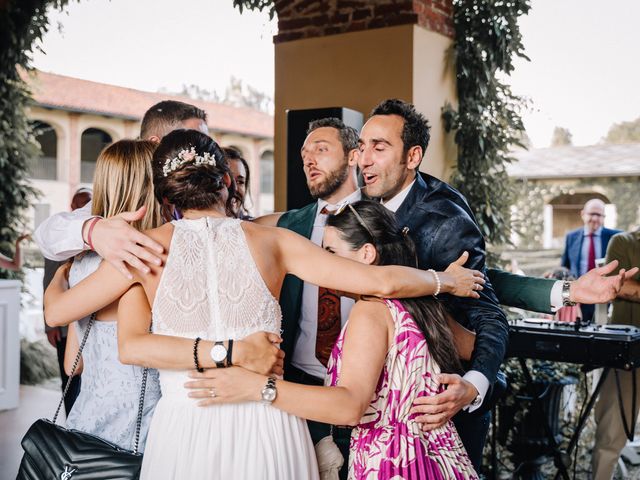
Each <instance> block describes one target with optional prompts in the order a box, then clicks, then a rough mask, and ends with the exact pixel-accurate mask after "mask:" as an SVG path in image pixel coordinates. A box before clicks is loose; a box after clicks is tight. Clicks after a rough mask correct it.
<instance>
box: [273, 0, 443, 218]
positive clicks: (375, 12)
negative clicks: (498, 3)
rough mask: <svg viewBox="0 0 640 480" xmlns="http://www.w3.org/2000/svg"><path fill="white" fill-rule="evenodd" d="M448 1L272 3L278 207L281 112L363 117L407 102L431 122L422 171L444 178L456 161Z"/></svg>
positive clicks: (282, 187) (282, 164) (282, 186)
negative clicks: (448, 123)
mask: <svg viewBox="0 0 640 480" xmlns="http://www.w3.org/2000/svg"><path fill="white" fill-rule="evenodd" d="M452 8H453V7H452V5H451V0H413V1H397V0H395V1H394V0H281V1H277V2H276V9H277V13H278V30H279V31H278V35H276V36H275V37H274V42H275V44H276V45H275V138H274V140H275V163H276V165H275V168H276V170H275V182H276V199H275V201H276V210H277V211H279V210H283V209H285V208H286V158H285V157H286V110H288V109H303V108H321V107H338V106H340V107H348V108H352V109H355V110H359V111H361V112H363V113H364V114H365V118H366V117H367V116H368V114H369V112H370V111H371V109H372V108H373V107H374V106H375V105H377V104H378V103H379V102H380V101H382V100H384V99H386V98H392V97H395V98H401V99H403V100H405V101H409V102H412V103H414V104H415V105H416V107H417V108H418V109H419V110H420V111H421V112H423V113H424V114H425V115H426V116H427V118H429V121H430V122H431V125H432V133H431V143H430V145H429V148H428V149H427V153H426V157H425V160H424V161H423V162H422V166H421V169H422V170H424V171H426V172H428V173H431V174H433V175H435V176H437V177H440V178H445V179H446V178H447V176H448V174H449V173H450V168H451V166H453V165H454V164H455V158H456V151H455V145H454V144H453V140H452V139H450V138H445V133H444V130H443V126H442V120H441V116H440V115H441V108H442V107H443V106H444V104H445V102H447V101H449V102H451V103H454V104H455V101H456V94H455V69H454V65H453V62H452V60H451V59H450V58H449V55H450V52H451V48H450V47H451V45H452V43H453V40H452V39H453V33H454V32H453V23H452V13H453V10H452Z"/></svg>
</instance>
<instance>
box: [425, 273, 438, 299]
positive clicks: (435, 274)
mask: <svg viewBox="0 0 640 480" xmlns="http://www.w3.org/2000/svg"><path fill="white" fill-rule="evenodd" d="M427 272H431V273H433V278H435V279H436V291H435V293H434V294H433V296H434V297H437V296H438V294H439V293H440V288H441V287H442V283H440V277H439V276H438V272H436V271H435V270H434V269H433V268H430V269H428V270H427Z"/></svg>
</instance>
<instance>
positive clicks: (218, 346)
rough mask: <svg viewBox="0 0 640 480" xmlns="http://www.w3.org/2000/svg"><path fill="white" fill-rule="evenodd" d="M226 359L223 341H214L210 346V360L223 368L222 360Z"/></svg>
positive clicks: (225, 348)
mask: <svg viewBox="0 0 640 480" xmlns="http://www.w3.org/2000/svg"><path fill="white" fill-rule="evenodd" d="M226 359H227V347H225V346H224V342H216V343H215V344H214V345H213V347H211V360H213V361H214V362H216V367H218V368H224V367H225V364H224V361H225V360H226Z"/></svg>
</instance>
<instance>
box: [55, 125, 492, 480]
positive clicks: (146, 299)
mask: <svg viewBox="0 0 640 480" xmlns="http://www.w3.org/2000/svg"><path fill="white" fill-rule="evenodd" d="M153 162H154V163H153V169H154V187H155V193H156V197H157V198H158V199H159V200H160V201H164V202H165V203H167V202H168V203H169V204H171V205H174V206H175V207H177V208H179V209H180V210H181V212H182V214H183V219H182V220H178V221H174V222H171V223H168V224H166V225H163V226H162V227H160V228H157V229H154V230H150V231H149V232H147V234H148V235H149V236H151V237H152V238H153V239H154V240H156V241H158V242H159V243H160V244H161V245H163V246H164V248H165V251H167V252H168V254H167V256H165V258H164V266H160V265H149V270H150V271H149V273H148V274H147V275H137V274H134V275H136V276H134V278H133V279H131V280H128V279H126V278H124V277H123V276H122V275H121V274H120V273H119V272H117V271H116V270H115V268H113V267H112V266H111V265H110V264H108V263H107V262H103V263H102V265H101V266H100V268H99V269H98V271H97V272H96V273H95V274H93V275H91V276H90V277H88V278H87V279H85V280H84V281H83V282H81V283H80V284H78V285H77V286H75V287H74V288H72V289H70V290H68V291H66V292H64V293H60V294H59V295H55V296H51V299H49V300H50V301H45V309H46V310H45V313H46V315H47V317H60V318H66V317H76V316H84V315H86V314H88V313H90V312H91V311H93V310H94V309H95V308H96V305H99V304H102V303H104V304H106V303H110V302H111V301H113V299H115V298H117V297H119V296H121V295H122V298H121V299H120V304H119V311H118V314H119V323H118V339H119V348H120V358H121V360H122V361H123V362H126V363H135V364H141V365H145V366H149V367H155V368H158V370H159V372H160V384H161V390H162V398H161V400H160V401H159V403H158V405H157V407H156V410H155V413H154V416H153V419H152V423H151V427H150V430H149V434H148V439H147V445H146V449H145V456H144V460H143V466H142V474H141V478H143V479H154V480H159V479H189V480H198V479H203V480H204V479H227V478H233V479H251V480H254V479H269V480H306V479H316V478H318V470H317V465H316V459H315V454H314V450H313V445H312V443H311V440H310V437H309V433H308V430H307V426H306V423H305V422H304V421H303V420H301V419H299V418H297V417H295V416H292V415H289V414H287V413H284V412H282V411H280V410H278V409H276V408H274V407H272V406H271V405H270V404H269V403H270V401H272V400H273V398H274V396H275V395H277V379H276V377H274V376H272V377H271V378H270V380H269V383H268V385H265V395H264V397H263V399H264V401H263V402H262V404H261V403H256V402H245V403H240V404H233V405H216V406H213V407H208V408H199V407H197V403H196V401H195V400H194V399H192V398H189V397H188V396H187V390H186V389H185V388H184V383H185V382H186V381H188V377H187V374H188V371H189V370H192V369H194V368H196V367H202V368H221V367H223V366H226V361H225V359H224V354H225V353H229V357H230V358H231V359H232V361H233V363H238V364H240V363H243V362H244V363H245V364H248V363H251V362H253V364H254V368H255V366H256V365H255V364H257V363H259V362H262V364H269V365H268V366H267V367H266V369H267V370H266V372H268V371H269V370H270V369H271V365H272V364H273V363H270V361H271V360H273V361H275V363H276V366H275V369H272V371H276V372H277V371H281V365H282V355H281V354H277V353H276V352H277V347H276V346H270V348H272V349H273V351H267V353H266V354H264V355H262V356H260V357H252V358H249V357H250V353H249V352H251V349H249V348H247V343H246V342H244V343H243V342H234V343H233V345H234V346H233V347H232V346H231V345H230V343H231V342H230V340H238V339H242V338H245V337H247V336H249V338H250V339H251V338H253V339H254V340H252V341H253V342H254V344H258V343H260V341H265V342H266V341H267V338H268V339H269V340H271V341H274V340H275V339H276V338H277V337H276V336H275V335H273V334H278V333H279V332H280V320H281V314H280V308H279V306H278V301H277V296H278V294H279V291H280V288H281V286H282V281H283V280H284V276H285V275H286V274H287V273H292V274H294V275H296V276H298V277H300V278H302V279H304V280H305V281H309V282H313V283H316V284H319V285H323V286H326V287H329V288H334V289H337V290H343V291H350V292H354V293H356V294H368V295H377V296H382V297H408V296H421V295H428V294H432V293H434V292H435V291H436V288H437V285H436V281H435V277H434V276H433V275H432V274H431V273H429V272H425V271H421V270H417V269H412V268H407V267H398V266H385V267H376V266H370V265H364V264H360V263H357V262H354V261H351V260H348V259H345V258H341V257H338V256H335V255H331V254H330V253H327V252H325V251H323V250H322V249H321V248H319V247H317V246H315V245H313V244H312V243H311V242H309V241H308V240H306V239H304V238H302V237H301V236H299V235H296V234H295V233H292V232H290V231H288V230H284V229H279V228H271V227H264V226H261V225H256V224H253V223H251V222H245V221H241V220H238V219H235V218H229V217H227V214H228V213H229V209H228V208H227V206H228V205H230V203H231V202H230V197H231V196H232V195H233V184H232V182H231V179H230V176H229V169H228V166H227V164H226V162H225V161H224V158H223V154H222V151H221V150H220V147H219V146H218V145H217V144H216V143H215V142H214V141H213V140H211V139H210V138H209V137H207V136H206V135H204V134H202V133H200V132H197V131H194V130H178V131H174V132H172V133H170V134H169V135H167V136H166V137H165V138H164V139H163V140H162V142H161V143H160V145H159V147H158V149H157V150H156V152H155V154H154V161H153ZM336 272H340V274H336ZM439 275H440V281H441V291H442V292H455V291H460V290H463V289H465V290H471V289H475V288H476V287H478V288H480V287H479V286H480V285H481V284H482V283H484V282H483V280H482V278H481V274H480V273H479V272H475V271H471V270H467V269H465V268H462V267H456V268H453V270H452V271H448V272H443V273H440V274H439ZM53 284H54V285H55V279H54V282H53ZM54 288H55V287H54ZM125 292H126V293H125ZM149 304H151V305H153V322H152V326H153V327H152V328H153V333H152V334H151V333H149V325H150V316H149V307H148V305H149ZM120 318H121V319H122V321H121V320H120ZM259 332H271V335H270V336H268V337H267V336H266V335H267V334H264V335H265V337H260V333H259ZM194 338H195V339H196V340H194ZM200 338H201V339H202V340H200ZM256 339H257V340H256ZM236 346H237V348H236ZM232 349H233V351H232V352H229V350H232ZM254 351H255V349H254ZM221 353H222V354H223V355H222V356H220V354H221ZM214 359H215V360H214ZM263 367H264V365H263ZM211 394H212V395H215V392H211Z"/></svg>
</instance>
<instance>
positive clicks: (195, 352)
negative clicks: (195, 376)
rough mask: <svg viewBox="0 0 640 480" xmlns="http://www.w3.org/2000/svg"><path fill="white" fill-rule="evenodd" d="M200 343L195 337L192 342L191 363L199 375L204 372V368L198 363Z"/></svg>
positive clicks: (198, 338)
mask: <svg viewBox="0 0 640 480" xmlns="http://www.w3.org/2000/svg"><path fill="white" fill-rule="evenodd" d="M199 343H200V337H196V341H195V342H193V363H194V365H195V366H196V370H197V371H199V372H200V373H202V372H204V368H202V367H201V366H200V362H198V344H199Z"/></svg>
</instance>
